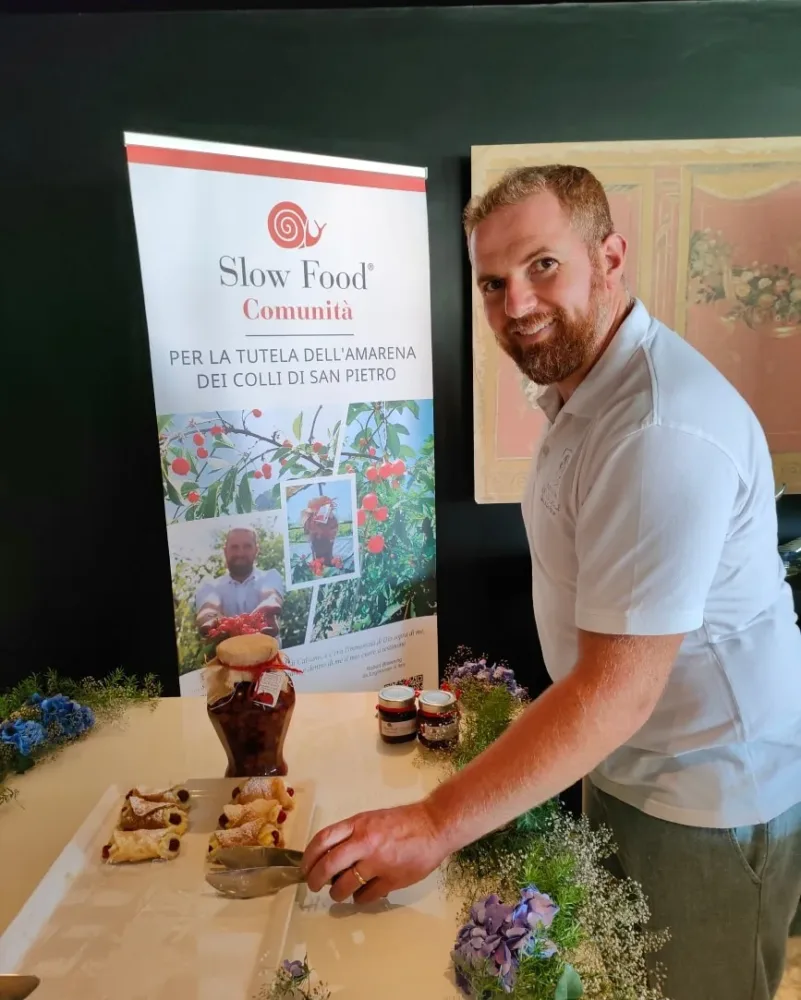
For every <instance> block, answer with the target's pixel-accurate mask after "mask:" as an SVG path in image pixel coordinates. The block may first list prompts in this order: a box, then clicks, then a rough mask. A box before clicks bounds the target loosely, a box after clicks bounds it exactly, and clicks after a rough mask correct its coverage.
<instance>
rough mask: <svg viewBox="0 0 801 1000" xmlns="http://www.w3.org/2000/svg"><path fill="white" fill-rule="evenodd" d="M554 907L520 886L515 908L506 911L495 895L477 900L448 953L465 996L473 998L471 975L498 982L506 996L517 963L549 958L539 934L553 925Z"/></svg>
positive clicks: (551, 950) (550, 950) (549, 948)
mask: <svg viewBox="0 0 801 1000" xmlns="http://www.w3.org/2000/svg"><path fill="white" fill-rule="evenodd" d="M558 912H559V907H558V906H557V905H556V903H554V902H553V900H552V899H551V898H550V896H548V895H547V894H546V893H543V892H540V891H539V890H538V889H537V887H536V886H535V885H529V886H526V888H525V889H523V891H522V892H521V894H520V900H519V901H518V903H517V904H516V905H515V906H507V905H505V904H504V903H502V902H501V901H500V899H499V898H498V897H497V896H496V895H494V894H493V895H490V896H487V897H486V898H485V899H481V900H479V901H478V902H477V903H475V904H474V905H473V907H472V908H471V910H470V919H469V920H468V921H467V923H466V924H464V925H463V926H462V928H461V929H460V930H459V934H458V936H457V938H456V945H455V948H454V951H453V956H452V957H453V961H454V965H455V967H456V982H457V985H458V986H459V989H461V990H462V992H463V993H464V994H465V995H466V996H472V995H473V989H472V984H471V973H473V974H479V973H482V972H483V973H486V974H489V975H491V976H494V977H496V978H497V979H498V982H499V983H500V985H501V987H502V988H503V990H504V992H506V993H511V991H512V989H513V988H514V984H515V980H516V979H517V970H518V968H519V967H520V961H521V959H523V958H526V957H531V956H536V957H538V958H551V957H552V956H553V955H555V954H556V950H557V949H556V945H555V944H554V943H553V942H552V941H550V940H548V939H547V938H546V937H545V935H544V934H543V931H545V930H547V929H548V928H549V927H550V926H551V924H552V923H553V920H554V917H555V916H556V914H557V913H558Z"/></svg>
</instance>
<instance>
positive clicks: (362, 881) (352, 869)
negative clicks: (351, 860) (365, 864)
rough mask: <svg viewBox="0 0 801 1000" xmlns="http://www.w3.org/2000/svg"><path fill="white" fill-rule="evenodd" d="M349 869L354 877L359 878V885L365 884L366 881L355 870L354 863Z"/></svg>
mask: <svg viewBox="0 0 801 1000" xmlns="http://www.w3.org/2000/svg"><path fill="white" fill-rule="evenodd" d="M351 871H352V872H353V874H354V875H355V876H356V878H357V879H358V880H359V885H361V886H365V885H367V882H366V881H365V880H364V879H363V878H362V877H361V875H360V874H359V872H358V871H357V870H356V867H355V865H354V867H353V868H351Z"/></svg>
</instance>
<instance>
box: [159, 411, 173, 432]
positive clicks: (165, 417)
mask: <svg viewBox="0 0 801 1000" xmlns="http://www.w3.org/2000/svg"><path fill="white" fill-rule="evenodd" d="M172 416H173V415H172V414H171V413H162V414H161V416H160V417H159V434H162V433H163V432H164V431H166V430H167V428H168V427H169V426H170V424H171V423H172Z"/></svg>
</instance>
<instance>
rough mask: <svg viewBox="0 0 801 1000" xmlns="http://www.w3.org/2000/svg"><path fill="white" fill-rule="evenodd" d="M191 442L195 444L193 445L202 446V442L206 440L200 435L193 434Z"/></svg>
mask: <svg viewBox="0 0 801 1000" xmlns="http://www.w3.org/2000/svg"><path fill="white" fill-rule="evenodd" d="M192 440H193V441H194V442H195V444H203V442H204V441H205V440H206V439H205V438H204V437H203V435H202V434H193V435H192Z"/></svg>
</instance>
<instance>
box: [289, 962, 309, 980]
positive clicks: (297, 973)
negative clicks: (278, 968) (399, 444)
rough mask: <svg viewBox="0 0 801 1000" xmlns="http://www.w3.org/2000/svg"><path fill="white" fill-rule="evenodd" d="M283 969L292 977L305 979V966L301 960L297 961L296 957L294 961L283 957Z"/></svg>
mask: <svg viewBox="0 0 801 1000" xmlns="http://www.w3.org/2000/svg"><path fill="white" fill-rule="evenodd" d="M283 969H284V972H286V973H287V975H289V976H291V977H292V978H293V979H305V978H306V967H305V965H304V964H303V962H299V961H298V960H297V959H296V960H295V961H294V962H290V961H289V959H284V962H283Z"/></svg>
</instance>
